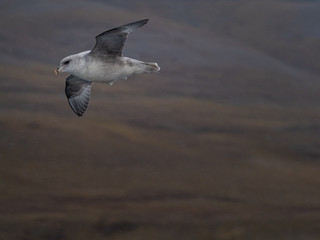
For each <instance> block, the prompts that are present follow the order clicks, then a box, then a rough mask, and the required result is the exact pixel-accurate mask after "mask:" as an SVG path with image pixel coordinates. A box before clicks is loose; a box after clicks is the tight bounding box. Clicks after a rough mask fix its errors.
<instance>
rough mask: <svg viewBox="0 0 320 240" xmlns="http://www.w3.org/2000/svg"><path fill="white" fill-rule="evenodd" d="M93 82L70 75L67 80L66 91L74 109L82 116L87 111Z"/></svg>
mask: <svg viewBox="0 0 320 240" xmlns="http://www.w3.org/2000/svg"><path fill="white" fill-rule="evenodd" d="M91 84H92V82H89V81H86V80H83V79H81V78H78V77H76V76H73V75H70V76H69V77H68V78H67V80H66V88H65V93H66V96H67V98H68V102H69V105H70V107H71V108H72V110H73V111H74V112H75V114H77V115H78V116H79V117H81V116H82V115H83V114H84V112H85V111H86V109H87V107H88V104H89V99H90V94H91Z"/></svg>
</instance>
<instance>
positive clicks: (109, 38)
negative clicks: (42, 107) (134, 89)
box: [54, 19, 160, 117]
mask: <svg viewBox="0 0 320 240" xmlns="http://www.w3.org/2000/svg"><path fill="white" fill-rule="evenodd" d="M148 21H149V19H143V20H140V21H136V22H132V23H129V24H125V25H122V26H119V27H116V28H112V29H110V30H107V31H105V32H102V33H101V34H99V35H97V36H96V37H95V40H96V43H95V45H94V47H93V48H92V49H91V50H88V51H83V52H80V53H77V54H73V55H70V56H67V57H65V58H63V59H62V60H61V61H60V65H59V67H57V68H56V69H55V71H54V72H55V74H56V75H58V74H59V73H63V72H66V73H69V74H70V75H69V76H68V77H67V78H66V85H65V94H66V96H67V99H68V103H69V105H70V107H71V109H72V110H73V112H74V113H75V114H76V115H78V116H79V117H81V116H82V115H83V114H84V113H85V111H86V109H87V107H88V104H89V100H90V95H91V86H92V83H93V82H101V83H108V84H110V85H112V84H113V83H114V82H115V81H117V80H120V79H127V77H129V76H131V75H136V74H142V73H153V72H158V71H159V70H160V67H159V66H158V64H157V63H155V62H143V61H140V60H136V59H133V58H128V57H125V56H123V54H122V50H123V48H124V44H125V41H126V39H127V37H128V34H129V33H131V32H133V31H134V30H136V29H138V28H140V27H142V26H144V25H145V24H147V22H148Z"/></svg>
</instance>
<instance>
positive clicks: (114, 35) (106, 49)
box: [90, 19, 149, 56]
mask: <svg viewBox="0 0 320 240" xmlns="http://www.w3.org/2000/svg"><path fill="white" fill-rule="evenodd" d="M148 21H149V19H144V20H141V21H137V22H133V23H129V24H126V25H123V26H120V27H117V28H113V29H110V30H108V31H105V32H103V33H101V34H99V35H98V36H96V45H95V46H94V48H93V49H92V50H91V52H90V54H91V55H98V56H99V55H100V56H122V49H123V46H124V43H125V41H126V39H127V36H128V34H129V33H131V32H132V31H134V30H135V29H137V28H140V27H142V26H143V25H145V24H147V22H148Z"/></svg>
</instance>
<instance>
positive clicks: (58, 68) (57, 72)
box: [54, 67, 60, 75]
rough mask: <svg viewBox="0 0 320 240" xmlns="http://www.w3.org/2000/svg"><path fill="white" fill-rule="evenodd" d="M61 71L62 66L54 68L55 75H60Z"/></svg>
mask: <svg viewBox="0 0 320 240" xmlns="http://www.w3.org/2000/svg"><path fill="white" fill-rule="evenodd" d="M59 72H60V67H57V68H56V69H55V70H54V74H55V75H58V74H59Z"/></svg>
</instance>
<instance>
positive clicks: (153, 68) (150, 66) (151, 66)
mask: <svg viewBox="0 0 320 240" xmlns="http://www.w3.org/2000/svg"><path fill="white" fill-rule="evenodd" d="M143 64H144V65H145V66H146V69H145V70H146V72H148V73H152V72H158V71H159V70H160V67H159V66H158V64H157V63H151V62H144V63H143Z"/></svg>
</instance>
